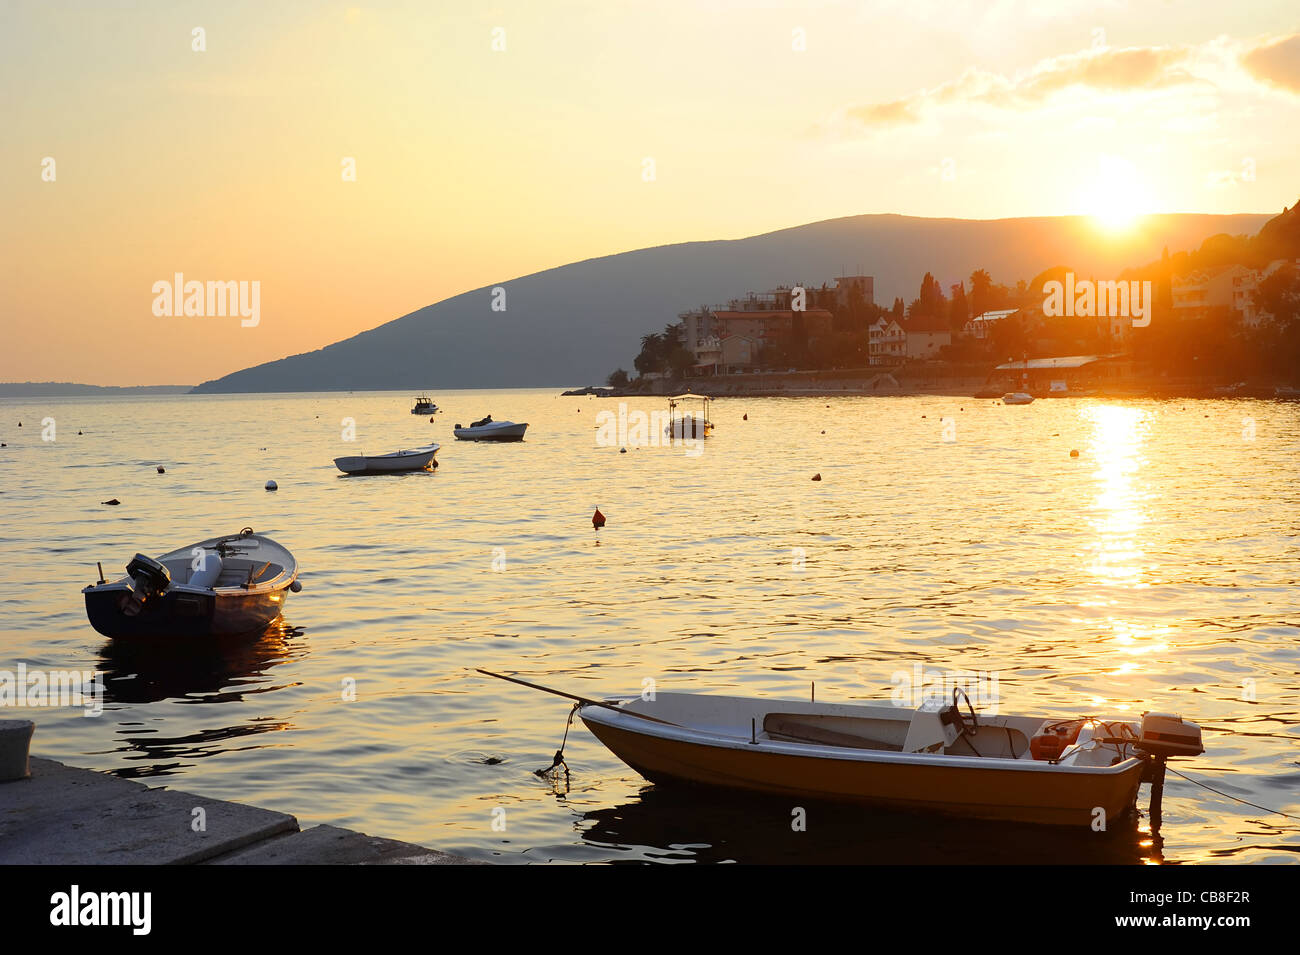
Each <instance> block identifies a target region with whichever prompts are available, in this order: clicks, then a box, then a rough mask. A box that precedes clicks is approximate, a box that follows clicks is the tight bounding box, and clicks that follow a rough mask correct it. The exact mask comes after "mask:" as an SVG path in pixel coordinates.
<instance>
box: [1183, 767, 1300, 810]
mask: <svg viewBox="0 0 1300 955" xmlns="http://www.w3.org/2000/svg"><path fill="white" fill-rule="evenodd" d="M1165 769H1167V770H1169V772H1171V773H1173V774H1174V775H1175V776H1177V777H1179V778H1180V779H1185V780H1187V781H1188V782H1189V783H1192V784H1193V785H1196V786H1200V787H1201V788H1202V789H1208V790H1209V791H1210V792H1212V793H1218V794H1219V795H1220V796H1223V797H1224V798H1225V799H1231V800H1232V801H1233V802H1239V803H1241V804H1242V805H1245V806H1253V807H1254V808H1255V809H1262V810H1264V811H1265V812H1268V813H1272V814H1273V815H1275V816H1281V817H1282V818H1283V819H1294V818H1295V817H1294V816H1289V815H1287V814H1286V813H1284V812H1283V811H1282V810H1281V809H1269V808H1268V806H1261V805H1260V804H1259V803H1257V802H1251V801H1250V800H1249V799H1242V798H1241V797H1240V796H1234V795H1233V794H1232V793H1225V792H1224V791H1223V790H1221V789H1215V788H1214V787H1213V786H1210V785H1208V784H1206V783H1203V782H1201V781H1200V780H1199V779H1193V778H1192V777H1191V776H1185V775H1183V774H1182V773H1180V772H1179V771H1178V770H1176V769H1174V768H1173V767H1172V766H1166V767H1165Z"/></svg>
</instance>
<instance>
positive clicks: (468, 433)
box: [452, 415, 528, 441]
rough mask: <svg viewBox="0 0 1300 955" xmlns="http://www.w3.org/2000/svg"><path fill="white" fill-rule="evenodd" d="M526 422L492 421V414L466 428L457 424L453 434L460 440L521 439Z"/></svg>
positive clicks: (522, 438) (525, 428) (526, 425)
mask: <svg viewBox="0 0 1300 955" xmlns="http://www.w3.org/2000/svg"><path fill="white" fill-rule="evenodd" d="M527 430H528V422H527V421H525V422H523V423H522V424H515V422H513V421H493V420H492V416H491V415H488V416H487V417H486V418H481V419H479V420H478V421H475V422H474V423H473V424H471V425H470V426H469V427H468V428H465V427H462V426H461V425H459V424H457V425H456V427H455V429H454V430H453V432H452V433H453V434H455V435H456V438H457V439H458V440H460V441H522V440H524V432H525V431H527Z"/></svg>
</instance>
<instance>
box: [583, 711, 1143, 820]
mask: <svg viewBox="0 0 1300 955" xmlns="http://www.w3.org/2000/svg"><path fill="white" fill-rule="evenodd" d="M583 717H584V718H583V722H584V723H585V724H586V726H587V728H588V729H590V730H591V732H592V734H593V735H594V736H595V737H596V738H597V739H599V740H600V741H601V742H602V743H604V744H605V746H607V747H608V748H609V749H610V751H611V752H613V753H614V755H616V756H617V757H618V758H619V759H621V760H622V761H623V762H625V763H627V765H628V766H630V767H632V769H634V770H636V771H637V772H638V773H640V774H641V775H642V776H644V777H646V778H647V779H649V780H650V781H651V782H656V783H658V782H670V781H671V782H685V783H694V784H698V785H706V786H715V787H724V788H728V789H742V790H749V791H753V792H763V793H772V794H779V795H784V796H790V797H794V798H804V799H813V800H816V799H822V800H831V801H844V802H854V803H862V804H865V805H871V806H877V807H880V808H888V809H894V810H903V811H916V812H928V813H940V814H944V815H953V816H966V817H971V818H976V819H994V820H1008V821H1015V822H1021V823H1036V824H1045V825H1063V826H1094V827H1095V826H1096V824H1097V820H1099V819H1100V820H1104V821H1105V822H1106V823H1109V822H1111V821H1115V820H1118V819H1120V818H1122V817H1123V816H1125V815H1126V814H1128V813H1129V812H1130V811H1131V810H1132V809H1133V808H1134V805H1135V803H1136V801H1137V794H1138V787H1139V786H1140V785H1141V783H1142V779H1143V772H1144V770H1145V765H1144V764H1143V763H1141V762H1138V761H1132V765H1130V766H1128V767H1126V768H1125V769H1123V770H1122V771H1117V772H1108V773H1071V772H1067V771H1064V770H1063V771H1060V772H1053V771H1033V772H1031V771H1023V770H1021V771H1017V770H1016V769H1013V768H1008V767H1007V765H1006V764H1007V763H1008V762H1013V761H1006V760H996V761H992V760H991V761H990V762H991V763H997V764H1000V765H997V766H990V767H989V768H987V769H985V768H970V767H969V766H966V765H962V766H958V765H952V766H944V765H936V764H935V763H934V761H931V762H930V763H929V764H925V765H921V764H918V763H915V762H907V761H904V760H895V759H887V758H886V759H880V760H874V761H870V760H863V759H851V758H845V759H835V758H827V757H826V756H824V755H798V754H793V753H783V752H772V751H770V750H769V749H767V748H763V747H757V746H755V747H752V748H748V747H746V746H744V745H743V744H741V745H739V746H720V745H715V744H710V743H705V742H691V741H686V740H682V739H670V738H664V737H662V736H659V735H654V734H653V733H649V732H645V733H643V732H636V731H632V730H628V729H625V728H622V727H616V726H611V725H609V724H608V723H607V722H605V721H604V720H602V719H599V718H596V719H588V718H586V714H583ZM1043 769H1044V770H1046V769H1047V767H1046V766H1044V767H1043ZM1098 809H1100V810H1101V811H1102V813H1098Z"/></svg>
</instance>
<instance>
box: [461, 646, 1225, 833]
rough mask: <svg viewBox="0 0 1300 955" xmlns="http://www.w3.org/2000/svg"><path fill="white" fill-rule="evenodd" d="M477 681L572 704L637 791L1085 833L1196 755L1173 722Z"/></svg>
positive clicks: (1189, 733)
mask: <svg viewBox="0 0 1300 955" xmlns="http://www.w3.org/2000/svg"><path fill="white" fill-rule="evenodd" d="M479 672H481V673H485V674H488V675H489V676H495V677H498V678H499V679H505V680H509V681H511V682H514V683H522V684H523V685H525V686H529V687H532V688H533V689H539V690H545V691H546V692H548V693H555V694H557V695H560V696H564V697H567V698H568V699H572V700H577V701H578V706H577V714H578V716H580V717H581V718H582V721H583V723H584V724H586V726H587V728H588V729H589V730H591V732H592V733H593V734H594V735H595V737H596V738H597V739H599V740H600V741H601V742H602V743H604V744H605V745H606V746H607V747H608V748H609V749H610V750H611V751H612V752H613V753H614V755H615V756H617V757H618V758H619V759H621V760H622V761H623V762H625V763H627V765H628V766H630V767H632V768H633V769H634V770H636V771H637V772H638V773H640V774H641V775H642V776H644V777H645V778H646V779H648V780H650V781H651V782H655V783H694V784H700V785H707V786H714V787H722V788H728V789H741V790H750V791H755V792H766V793H777V794H781V795H786V796H791V797H795V798H810V799H824V800H828V801H847V802H855V803H864V804H868V805H875V806H879V807H882V808H889V809H894V810H906V811H914V812H915V811H919V812H933V813H938V814H943V815H955V816H967V817H973V818H979V819H1001V820H1010V821H1015V822H1022V823H1042V824H1052V825H1070V826H1090V825H1093V824H1094V823H1095V822H1096V821H1097V819H1098V818H1099V810H1101V811H1104V813H1105V816H1104V819H1105V821H1106V822H1107V823H1109V822H1113V821H1115V820H1117V819H1119V818H1121V817H1123V816H1124V815H1125V814H1127V813H1128V812H1129V811H1130V810H1131V809H1133V808H1134V806H1135V804H1136V800H1137V794H1138V787H1139V786H1140V784H1141V783H1142V782H1144V781H1150V782H1151V783H1152V790H1153V791H1152V812H1153V819H1154V817H1155V814H1156V812H1157V811H1158V800H1159V794H1160V790H1161V787H1162V785H1163V779H1164V764H1165V761H1166V760H1167V759H1168V758H1169V757H1171V756H1196V755H1199V754H1200V753H1203V752H1204V751H1205V750H1204V748H1203V747H1202V745H1201V729H1200V727H1199V726H1197V725H1196V724H1195V723H1188V722H1184V721H1183V720H1182V719H1181V718H1180V717H1177V716H1170V715H1166V714H1157V713H1146V714H1144V715H1143V717H1142V719H1141V721H1140V722H1132V721H1127V720H1123V719H1115V720H1106V719H1100V718H1097V717H1091V716H1081V717H1080V718H1078V719H1064V720H1062V719H1052V718H1044V717H1041V716H991V715H988V714H984V715H977V714H976V713H975V711H974V708H973V707H971V706H970V702H969V700H963V702H962V705H960V706H959V705H958V699H959V698H961V697H964V696H965V694H964V693H961V691H959V690H958V691H954V693H953V701H952V703H951V704H948V705H944V703H943V702H942V701H934V702H928V703H926V704H923V705H922V706H921V707H919V708H917V709H909V708H904V707H900V706H895V705H893V704H891V703H814V702H807V701H793V700H764V699H754V698H747V697H738V696H712V695H705V694H695V693H666V692H664V691H662V690H660V691H658V692H656V694H655V696H654V698H653V699H652V700H646V699H644V698H642V697H640V696H635V697H628V698H611V699H606V700H592V699H587V698H585V697H579V696H574V695H572V694H568V693H563V692H561V691H558V690H552V689H549V688H547V687H543V686H539V685H537V684H533V683H527V682H526V681H522V680H518V679H516V678H514V677H508V676H501V675H500V674H496V673H489V671H486V670H480V671H479Z"/></svg>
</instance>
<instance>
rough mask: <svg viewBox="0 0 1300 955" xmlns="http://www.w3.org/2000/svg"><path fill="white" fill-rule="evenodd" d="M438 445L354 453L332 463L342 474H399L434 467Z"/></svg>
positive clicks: (435, 465)
mask: <svg viewBox="0 0 1300 955" xmlns="http://www.w3.org/2000/svg"><path fill="white" fill-rule="evenodd" d="M438 448H439V445H436V444H427V445H425V446H424V447H422V448H411V449H410V450H408V451H390V452H389V453H388V454H356V455H352V456H350V457H343V458H335V459H334V465H335V467H337V468H338V469H339V470H340V471H342V472H343V473H344V474H399V473H402V472H405V471H427V470H430V469H431V468H436V467H437V466H438V462H437V461H435V460H434V455H435V454H437V453H438Z"/></svg>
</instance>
